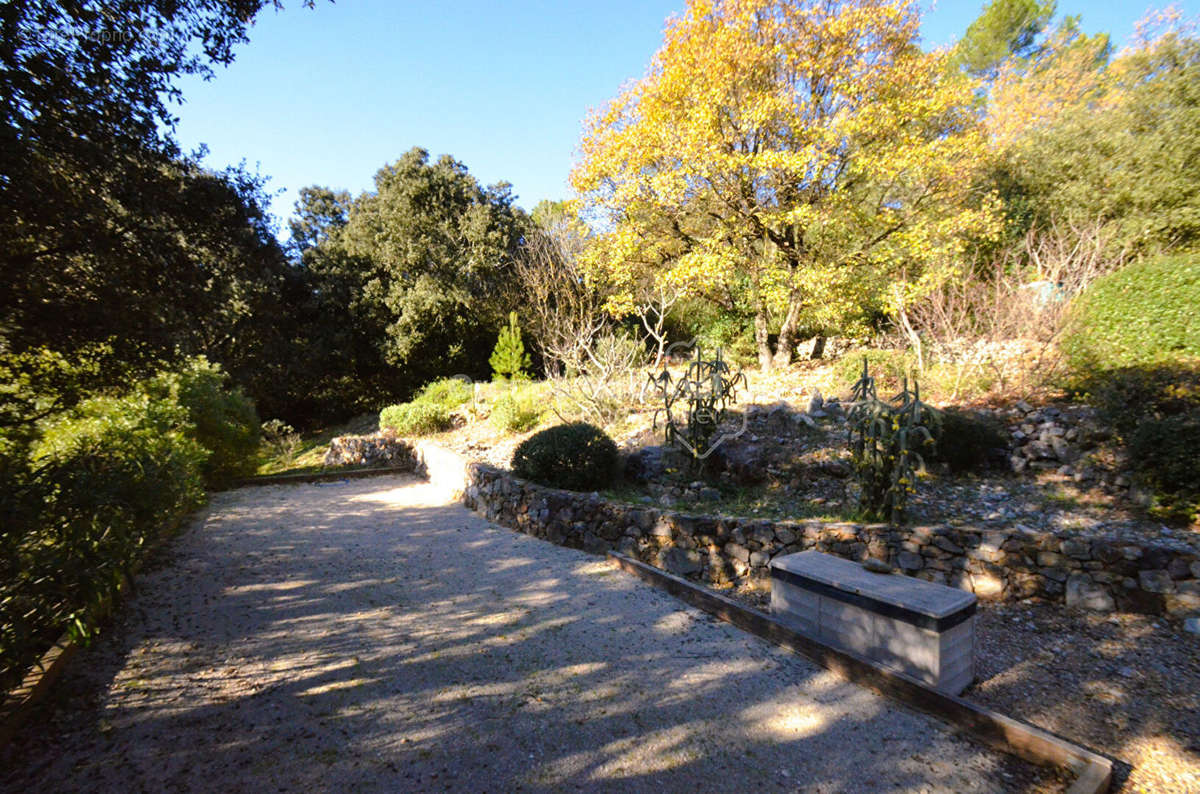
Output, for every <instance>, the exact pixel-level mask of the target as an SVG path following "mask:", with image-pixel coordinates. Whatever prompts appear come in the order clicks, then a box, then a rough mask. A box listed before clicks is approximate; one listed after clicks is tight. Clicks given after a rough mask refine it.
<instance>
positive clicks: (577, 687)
mask: <svg viewBox="0 0 1200 794" xmlns="http://www.w3.org/2000/svg"><path fill="white" fill-rule="evenodd" d="M160 557H161V558H160V559H159V560H158V561H157V564H156V565H152V566H150V567H149V568H148V569H147V570H146V571H145V572H144V573H143V575H142V576H141V577H139V588H138V591H137V593H136V594H135V595H134V596H133V597H132V598H131V599H130V601H128V602H127V604H126V607H125V608H124V609H123V610H122V613H121V617H120V619H119V620H118V622H117V624H116V625H115V626H113V627H112V628H111V629H110V630H108V631H107V632H106V633H105V635H104V637H103V638H102V639H101V640H100V641H99V642H98V643H97V644H96V645H95V646H94V647H92V648H89V649H87V650H86V651H85V652H84V653H82V654H80V656H78V657H77V658H76V660H75V662H74V663H73V664H72V665H71V668H70V670H69V671H68V673H67V675H66V676H65V677H64V679H63V680H62V682H61V685H60V686H59V687H58V689H57V693H58V694H57V696H56V698H55V700H54V702H52V703H51V704H49V705H47V706H46V707H44V708H43V709H42V710H41V712H40V713H39V714H38V715H36V716H35V719H34V720H33V722H32V723H31V724H30V726H29V729H28V730H27V732H26V735H25V736H24V737H23V738H21V739H20V740H18V741H17V742H16V743H14V744H13V745H10V746H9V747H8V748H7V749H5V750H4V751H2V752H0V762H3V763H2V764H0V788H3V789H4V790H6V791H38V790H50V789H53V790H58V791H77V790H83V791H122V792H135V791H162V790H172V791H256V792H265V791H387V792H392V791H440V790H465V791H497V792H507V791H514V790H548V789H554V790H564V789H565V790H588V791H590V790H619V791H654V792H660V791H723V790H729V791H733V790H737V791H759V790H793V791H794V790H797V789H802V790H804V791H813V792H854V791H879V790H889V791H892V790H903V791H955V792H965V791H988V792H994V791H1007V790H1023V789H1026V788H1028V787H1029V785H1030V784H1031V783H1033V781H1034V780H1035V779H1034V778H1033V777H1031V774H1030V770H1029V769H1028V768H1027V767H1026V766H1025V765H1023V764H1020V763H1018V762H1016V761H1013V760H1011V759H1007V758H1005V757H1003V756H1000V755H998V754H995V753H992V752H990V751H986V750H984V749H982V748H980V747H978V746H976V745H974V744H972V743H969V742H967V741H965V740H963V739H961V738H957V737H955V736H953V735H951V734H950V733H949V732H948V731H947V730H946V728H945V727H944V726H943V725H942V724H941V723H938V722H936V721H933V720H931V719H929V718H927V717H925V716H923V715H920V714H917V713H914V712H911V711H908V710H906V709H903V708H901V707H899V706H896V705H894V704H891V703H889V702H888V701H886V700H884V699H882V698H880V697H878V696H875V695H873V694H871V693H869V692H867V691H865V690H862V689H859V688H858V687H855V686H853V685H850V684H847V683H845V682H842V681H840V680H839V679H838V678H836V677H835V676H833V675H832V674H830V673H828V672H826V671H824V670H821V669H819V668H816V667H814V666H812V665H811V664H809V663H808V662H806V661H804V660H802V659H799V658H797V657H794V656H792V655H790V654H787V653H785V652H783V651H780V650H778V649H775V648H774V647H772V646H770V645H768V644H766V643H764V642H762V641H760V640H758V639H757V638H754V637H751V636H749V635H746V634H743V633H741V632H739V631H737V630H736V629H734V628H732V627H731V626H728V625H726V624H724V623H719V622H716V621H715V619H712V618H709V617H708V616H705V615H703V614H702V613H700V612H697V611H695V610H692V609H690V608H687V607H685V606H683V605H682V604H681V603H680V602H678V601H676V600H674V599H672V598H670V597H669V596H667V595H665V594H663V593H660V592H658V591H656V590H653V589H651V588H649V587H647V586H646V585H644V584H641V583H640V582H638V581H637V580H635V579H633V578H632V577H628V576H626V575H624V574H621V573H619V572H617V571H615V570H614V569H613V568H611V567H610V566H609V565H608V563H606V562H604V561H603V560H600V559H598V558H596V557H593V556H589V555H586V554H584V553H582V552H578V551H574V550H571V549H565V548H560V547H556V546H553V545H550V544H548V543H544V542H541V541H538V540H535V539H532V538H529V537H527V536H524V535H520V534H516V533H513V532H511V531H509V530H506V529H502V528H499V527H496V526H495V525H492V524H489V523H487V522H486V521H484V520H482V519H480V518H478V517H476V516H474V515H472V514H470V513H468V512H467V511H466V510H464V509H463V508H461V507H459V506H457V505H450V504H446V503H445V499H444V498H443V497H442V496H441V495H440V494H438V493H437V492H436V491H435V490H434V489H433V488H432V487H431V486H429V485H427V484H424V483H418V482H416V481H413V480H410V479H406V478H401V477H381V478H375V479H368V480H358V481H349V482H337V483H328V484H313V485H293V486H272V487H263V488H253V489H243V490H240V491H234V492H227V493H222V494H218V495H216V496H215V497H214V498H213V502H212V505H211V507H210V509H209V511H208V512H207V514H206V515H204V516H203V517H201V518H200V519H198V520H197V521H196V522H195V523H194V524H193V526H192V527H191V528H190V529H189V530H188V531H187V532H186V533H185V534H184V535H183V536H181V537H180V538H179V539H178V540H177V541H175V542H174V543H173V544H171V547H170V549H169V550H168V551H167V552H164V553H163V554H162V555H160ZM1035 785H1038V786H1039V787H1040V786H1041V785H1043V784H1042V783H1036V784H1035Z"/></svg>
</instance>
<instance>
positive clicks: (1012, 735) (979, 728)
mask: <svg viewBox="0 0 1200 794" xmlns="http://www.w3.org/2000/svg"><path fill="white" fill-rule="evenodd" d="M608 558H609V559H610V560H612V561H613V562H615V563H616V565H617V566H618V567H619V568H620V569H621V570H623V571H625V572H627V573H631V574H633V575H634V576H636V577H638V578H639V579H642V580H643V581H645V582H648V583H649V584H652V585H654V586H655V587H659V588H661V589H663V590H666V591H667V592H668V593H670V594H671V595H673V596H675V597H677V598H679V599H680V600H682V601H685V602H687V603H688V604H690V605H691V606H694V607H696V608H698V609H701V610H703V611H704V612H707V613H709V614H710V615H713V616H715V617H718V618H720V619H721V620H724V621H726V622H727V623H731V624H733V625H734V626H736V627H738V628H739V629H742V630H743V631H748V632H750V633H751V634H756V635H758V636H759V637H762V638H763V639H765V640H768V641H770V642H772V643H774V644H776V645H779V646H781V647H783V648H786V649H788V650H789V651H792V652H793V653H796V654H799V655H801V656H804V657H806V658H808V659H811V660H812V661H814V662H816V663H817V664H819V665H821V666H822V667H825V668H826V669H828V670H832V671H833V672H835V673H838V674H839V675H841V676H842V677H844V678H846V679H848V680H849V681H851V682H853V683H855V684H858V685H860V686H863V687H866V688H867V689H871V690H874V691H875V692H878V693H880V694H882V695H885V696H887V697H890V698H892V699H893V700H897V701H900V702H901V703H903V704H905V705H908V706H911V707H913V708H916V709H919V710H921V711H924V712H926V713H929V714H932V715H933V716H935V717H937V718H938V719H940V720H942V721H943V722H946V723H949V724H950V726H951V727H953V728H955V729H957V730H959V731H962V732H963V733H965V734H967V735H969V736H971V737H973V738H975V739H977V740H978V741H981V742H983V743H984V744H986V745H988V746H990V747H993V748H995V749H997V750H1000V751H1002V752H1005V753H1009V754H1012V755H1015V756H1018V757H1020V758H1023V759H1025V760H1026V761H1030V762H1032V763H1035V764H1040V765H1043V766H1057V767H1061V768H1063V769H1066V770H1067V771H1069V772H1071V773H1072V774H1074V775H1075V781H1074V782H1073V783H1072V784H1071V787H1070V788H1069V789H1067V792H1068V794H1095V793H1096V792H1103V791H1108V788H1109V785H1110V784H1111V782H1112V761H1110V760H1109V759H1107V758H1105V757H1104V756H1102V755H1098V754H1097V753H1093V752H1092V751H1090V750H1087V749H1085V748H1083V747H1080V746H1079V745H1076V744H1074V743H1072V742H1069V741H1067V740H1065V739H1060V738H1059V737H1057V736H1055V735H1053V734H1051V733H1049V732H1047V731H1044V730H1042V729H1040V728H1037V727H1034V726H1033V725H1030V724H1028V723H1025V722H1021V721H1020V720H1015V719H1013V718H1011V717H1006V716H1004V715H1003V714H999V713H997V712H995V711H992V710H990V709H987V708H984V707H982V706H979V705H976V704H974V703H970V702H968V701H966V700H963V699H962V698H959V697H954V696H952V695H947V694H944V693H942V692H938V691H937V690H934V689H930V688H929V687H927V686H925V685H924V684H922V683H921V682H919V681H917V680H916V679H915V678H911V677H909V676H907V675H904V674H903V673H900V672H897V671H893V670H888V669H886V668H883V667H879V666H878V665H876V664H874V663H872V662H870V661H868V660H867V659H865V658H863V657H861V656H858V655H857V654H854V653H850V652H847V651H842V650H839V649H837V648H831V647H830V646H828V645H824V644H822V643H820V642H817V641H816V640H813V639H811V638H809V637H806V636H804V635H803V634H800V633H798V632H795V631H793V630H791V629H789V628H787V627H786V626H784V625H783V624H782V623H780V622H779V621H777V620H775V619H773V618H771V617H770V616H768V615H766V614H764V613H762V612H759V611H758V610H755V609H750V608H748V607H744V606H742V605H741V604H739V603H737V602H736V601H733V600H732V599H730V598H727V597H725V596H723V595H721V594H720V593H715V592H713V591H712V590H710V589H708V588H706V587H703V586H701V585H697V584H695V583H693V582H689V581H687V580H686V579H682V578H680V577H678V576H674V575H672V574H669V573H667V572H666V571H663V570H661V569H659V568H655V567H653V566H650V565H647V564H645V563H643V562H640V561H638V560H635V559H632V558H630V557H627V556H625V555H623V554H618V553H617V552H613V551H610V552H609V553H608Z"/></svg>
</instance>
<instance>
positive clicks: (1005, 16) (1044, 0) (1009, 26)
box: [954, 0, 1055, 76]
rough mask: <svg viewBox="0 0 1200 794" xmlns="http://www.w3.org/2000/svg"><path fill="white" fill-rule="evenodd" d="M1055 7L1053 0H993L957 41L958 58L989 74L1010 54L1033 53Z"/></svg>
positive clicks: (965, 65) (964, 64) (971, 68)
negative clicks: (1039, 35)
mask: <svg viewBox="0 0 1200 794" xmlns="http://www.w3.org/2000/svg"><path fill="white" fill-rule="evenodd" d="M1054 7H1055V2H1054V0H991V2H989V3H988V4H987V5H985V6H984V7H983V11H981V12H980V14H979V16H978V17H977V18H976V19H975V21H973V22H972V23H971V24H970V25H969V26H968V27H967V32H966V33H965V34H964V35H963V37H962V39H961V40H959V42H958V44H957V45H955V48H954V59H955V62H956V63H957V64H959V65H961V66H962V67H963V68H965V69H966V70H967V71H968V72H971V73H972V74H975V75H980V76H988V75H991V74H994V72H995V71H996V69H997V68H998V67H999V66H1000V65H1001V64H1002V63H1004V62H1005V61H1008V60H1009V59H1010V58H1013V57H1016V58H1028V57H1030V56H1031V55H1033V54H1035V53H1036V50H1037V37H1038V34H1040V33H1041V32H1042V31H1043V30H1044V29H1045V27H1046V24H1047V23H1048V22H1049V21H1050V17H1052V16H1053V15H1054Z"/></svg>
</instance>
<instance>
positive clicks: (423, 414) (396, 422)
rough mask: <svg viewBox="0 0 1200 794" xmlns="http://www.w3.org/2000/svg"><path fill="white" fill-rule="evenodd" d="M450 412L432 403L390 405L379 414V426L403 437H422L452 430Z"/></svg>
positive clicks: (417, 402) (416, 402) (415, 402)
mask: <svg viewBox="0 0 1200 794" xmlns="http://www.w3.org/2000/svg"><path fill="white" fill-rule="evenodd" d="M450 424H451V423H450V410H449V409H448V408H446V407H445V406H442V405H439V404H437V403H432V402H421V401H414V402H410V403H401V404H400V405H389V406H388V407H387V408H384V409H383V410H382V411H380V412H379V426H380V427H383V428H390V429H392V430H395V431H396V432H397V433H399V434H400V435H402V436H422V435H426V434H428V433H440V432H441V431H443V430H449V429H450Z"/></svg>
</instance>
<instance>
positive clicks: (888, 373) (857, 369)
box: [833, 350, 916, 390]
mask: <svg viewBox="0 0 1200 794" xmlns="http://www.w3.org/2000/svg"><path fill="white" fill-rule="evenodd" d="M864 361H865V362H866V363H867V365H868V366H869V367H870V368H871V369H873V370H875V372H877V373H878V375H877V376H873V379H874V380H875V381H876V382H878V383H880V384H881V385H882V386H883V387H884V389H886V390H894V389H898V388H900V382H901V381H902V380H903V379H905V378H907V377H908V376H910V375H912V374H913V372H914V371H915V370H916V360H915V359H914V358H913V356H912V354H911V353H909V352H908V351H906V350H852V351H850V352H848V353H846V355H844V356H842V357H841V358H840V359H838V362H837V364H835V365H834V367H833V377H834V380H835V381H836V382H837V383H838V384H839V385H841V386H851V385H854V384H856V383H857V382H858V381H859V380H861V378H862V368H863V362H864Z"/></svg>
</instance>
